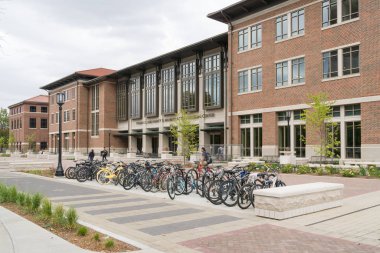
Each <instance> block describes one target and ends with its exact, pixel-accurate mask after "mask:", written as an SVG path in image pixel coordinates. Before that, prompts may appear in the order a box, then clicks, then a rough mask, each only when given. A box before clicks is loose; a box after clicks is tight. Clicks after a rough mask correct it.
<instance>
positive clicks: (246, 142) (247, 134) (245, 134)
mask: <svg viewBox="0 0 380 253" xmlns="http://www.w3.org/2000/svg"><path fill="white" fill-rule="evenodd" d="M240 138H241V145H242V147H241V156H251V129H250V128H242V129H241V136H240Z"/></svg>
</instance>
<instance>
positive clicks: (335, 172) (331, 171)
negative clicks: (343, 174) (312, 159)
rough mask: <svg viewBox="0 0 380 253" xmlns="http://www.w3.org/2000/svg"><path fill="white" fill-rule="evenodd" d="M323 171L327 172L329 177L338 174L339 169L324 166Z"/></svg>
mask: <svg viewBox="0 0 380 253" xmlns="http://www.w3.org/2000/svg"><path fill="white" fill-rule="evenodd" d="M325 170H326V171H327V173H328V174H330V175H336V174H339V169H338V168H336V167H333V166H326V167H325Z"/></svg>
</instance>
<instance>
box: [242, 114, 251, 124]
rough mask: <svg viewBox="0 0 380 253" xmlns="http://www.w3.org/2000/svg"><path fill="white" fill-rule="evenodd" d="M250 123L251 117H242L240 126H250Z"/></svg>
mask: <svg viewBox="0 0 380 253" xmlns="http://www.w3.org/2000/svg"><path fill="white" fill-rule="evenodd" d="M249 123H251V115H242V116H240V124H249Z"/></svg>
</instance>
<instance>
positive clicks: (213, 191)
mask: <svg viewBox="0 0 380 253" xmlns="http://www.w3.org/2000/svg"><path fill="white" fill-rule="evenodd" d="M222 183H223V181H222V180H216V181H213V182H212V183H211V184H210V187H209V188H208V191H207V192H208V194H207V196H208V198H207V199H208V200H209V201H210V202H211V203H213V204H214V205H220V204H222V200H221V198H220V196H219V193H220V191H219V189H220V186H221V185H222Z"/></svg>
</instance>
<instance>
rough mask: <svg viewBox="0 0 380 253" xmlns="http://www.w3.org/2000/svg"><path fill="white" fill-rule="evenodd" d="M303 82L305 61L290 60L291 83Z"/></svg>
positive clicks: (300, 59) (302, 59)
mask: <svg viewBox="0 0 380 253" xmlns="http://www.w3.org/2000/svg"><path fill="white" fill-rule="evenodd" d="M303 82H305V60H304V58H299V59H294V60H292V83H293V84H296V83H303Z"/></svg>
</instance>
